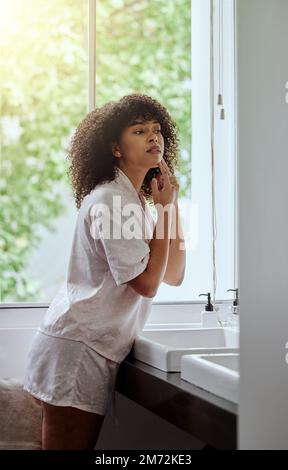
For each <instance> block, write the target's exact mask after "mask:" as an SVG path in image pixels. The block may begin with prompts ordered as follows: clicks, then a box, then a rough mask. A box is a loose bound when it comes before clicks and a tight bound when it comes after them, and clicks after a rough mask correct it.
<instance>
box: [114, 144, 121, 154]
mask: <svg viewBox="0 0 288 470" xmlns="http://www.w3.org/2000/svg"><path fill="white" fill-rule="evenodd" d="M112 153H113V155H114V157H121V153H120V150H119V146H118V145H117V143H113V144H112Z"/></svg>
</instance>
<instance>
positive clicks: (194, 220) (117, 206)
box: [89, 195, 199, 251]
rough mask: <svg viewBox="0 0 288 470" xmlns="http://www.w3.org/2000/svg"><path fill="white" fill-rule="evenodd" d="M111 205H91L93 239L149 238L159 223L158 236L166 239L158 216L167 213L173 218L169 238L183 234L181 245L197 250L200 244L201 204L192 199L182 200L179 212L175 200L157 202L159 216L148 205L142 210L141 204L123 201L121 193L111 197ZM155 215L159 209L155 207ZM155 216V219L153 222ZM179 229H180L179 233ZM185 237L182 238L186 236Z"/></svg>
mask: <svg viewBox="0 0 288 470" xmlns="http://www.w3.org/2000/svg"><path fill="white" fill-rule="evenodd" d="M112 201H113V202H112V207H111V206H110V205H107V204H104V203H95V204H93V205H92V207H91V209H90V212H89V215H90V227H89V229H90V234H91V236H92V237H93V239H94V240H98V239H108V240H111V239H113V240H121V239H125V240H131V239H146V240H151V239H152V237H153V232H154V229H155V227H156V233H155V237H156V238H161V239H163V237H164V227H163V225H164V224H156V221H158V218H159V217H160V218H161V217H164V214H165V213H167V214H168V220H169V222H170V227H171V231H170V236H169V238H170V239H176V238H177V237H178V236H179V238H180V239H181V237H183V234H184V237H183V238H184V242H182V241H180V246H179V247H180V249H183V250H184V249H185V250H186V251H187V250H194V249H196V247H197V244H198V225H199V224H198V216H199V213H198V205H197V204H193V203H191V202H190V201H189V200H186V201H185V200H184V201H179V203H178V215H177V211H176V207H175V206H174V205H173V204H167V205H166V206H164V207H163V206H161V205H160V204H158V206H157V217H156V219H157V220H155V218H154V217H152V215H151V212H150V209H149V207H148V205H146V206H145V209H144V210H143V209H142V207H141V206H140V205H139V204H136V203H127V204H124V203H123V201H122V198H121V196H116V195H114V196H113V197H112ZM155 215H156V211H155ZM177 217H179V218H180V220H181V225H182V228H183V232H180V231H179V224H178V223H177ZM153 219H154V223H153ZM177 230H178V233H177ZM183 238H182V239H183Z"/></svg>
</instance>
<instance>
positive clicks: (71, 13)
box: [0, 0, 88, 302]
mask: <svg viewBox="0 0 288 470" xmlns="http://www.w3.org/2000/svg"><path fill="white" fill-rule="evenodd" d="M0 22H1V69H2V78H1V81H2V84H1V85H2V90H3V91H2V93H3V94H2V115H1V141H2V164H1V170H2V171H1V179H0V187H1V194H2V217H1V219H2V225H1V236H0V239H1V245H2V246H1V251H2V255H1V273H0V274H1V301H2V302H17V301H34V302H39V301H40V302H41V301H45V302H46V301H50V300H51V298H52V297H53V295H54V294H55V292H56V291H57V289H58V287H59V283H60V282H62V280H63V279H64V278H65V276H66V269H67V259H68V256H69V251H70V244H71V240H72V231H73V225H74V214H75V211H74V210H73V205H74V203H73V200H72V196H71V191H70V188H69V184H68V176H67V175H66V171H67V167H68V166H67V164H66V160H65V155H66V148H67V143H68V141H69V139H70V136H71V134H72V132H73V130H74V128H75V126H76V125H77V124H78V122H79V121H80V120H81V119H82V118H83V117H84V115H85V114H86V112H87V105H86V103H87V93H88V83H87V46H86V45H87V1H86V0H77V1H75V0H49V1H48V2H47V1H44V0H25V1H21V0H20V1H17V0H9V2H7V1H6V0H5V1H4V0H1V19H0Z"/></svg>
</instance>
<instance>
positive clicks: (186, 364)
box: [181, 354, 239, 403]
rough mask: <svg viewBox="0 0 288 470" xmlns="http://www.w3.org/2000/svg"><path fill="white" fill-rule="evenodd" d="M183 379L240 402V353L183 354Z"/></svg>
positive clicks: (234, 401)
mask: <svg viewBox="0 0 288 470" xmlns="http://www.w3.org/2000/svg"><path fill="white" fill-rule="evenodd" d="M181 379H183V380H186V381H187V382H190V383H192V384H193V385H196V386H197V387H200V388H203V389H204V390H207V391H208V392H211V393H214V394H215V395H218V396H220V397H222V398H226V400H229V401H232V402H233V403H238V384H239V354H201V355H188V356H182V358H181Z"/></svg>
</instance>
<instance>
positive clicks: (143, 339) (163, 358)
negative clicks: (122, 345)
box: [132, 328, 239, 372]
mask: <svg viewBox="0 0 288 470" xmlns="http://www.w3.org/2000/svg"><path fill="white" fill-rule="evenodd" d="M238 347H239V333H238V331H237V330H235V329H232V328H231V329H229V328H191V329H178V330H169V329H167V330H146V331H142V333H141V335H139V336H138V337H137V338H136V340H135V342H134V345H133V348H132V354H133V355H134V357H135V359H138V360H139V361H142V362H145V363H146V364H149V365H151V366H153V367H157V368H158V369H161V370H163V371H166V372H180V370H181V357H182V356H183V355H184V354H206V353H225V352H234V353H235V352H238Z"/></svg>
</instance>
